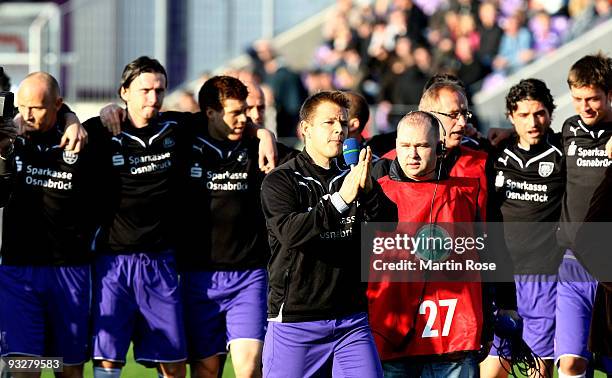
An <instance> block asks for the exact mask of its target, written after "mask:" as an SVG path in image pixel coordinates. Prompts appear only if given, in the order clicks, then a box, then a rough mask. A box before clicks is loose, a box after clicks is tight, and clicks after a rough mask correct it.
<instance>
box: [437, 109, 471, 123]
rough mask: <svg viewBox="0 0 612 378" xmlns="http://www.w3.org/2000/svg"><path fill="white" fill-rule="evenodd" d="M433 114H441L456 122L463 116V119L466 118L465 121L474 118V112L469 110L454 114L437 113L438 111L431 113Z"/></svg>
mask: <svg viewBox="0 0 612 378" xmlns="http://www.w3.org/2000/svg"><path fill="white" fill-rule="evenodd" d="M431 112H432V113H436V114H440V115H443V116H446V117H448V118H450V119H454V120H455V121H458V120H459V117H461V116H463V118H465V120H466V121H467V120H468V119H470V118H472V115H473V114H472V112H471V111H469V110H461V111H458V112H452V113H450V114H449V113H442V112H436V111H433V110H432V111H431Z"/></svg>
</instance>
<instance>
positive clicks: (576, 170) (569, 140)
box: [557, 116, 612, 249]
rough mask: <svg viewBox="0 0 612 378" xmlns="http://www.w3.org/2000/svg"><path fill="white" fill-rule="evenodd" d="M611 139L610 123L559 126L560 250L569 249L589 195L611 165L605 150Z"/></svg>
mask: <svg viewBox="0 0 612 378" xmlns="http://www.w3.org/2000/svg"><path fill="white" fill-rule="evenodd" d="M611 136H612V122H599V123H598V124H596V125H592V126H587V125H585V124H584V123H583V122H582V120H581V119H580V116H573V117H570V118H568V119H567V120H566V121H565V123H564V124H563V128H562V138H563V149H564V153H565V157H566V166H567V179H566V182H567V183H566V190H565V196H564V198H563V208H562V211H561V224H560V230H559V233H558V235H557V237H558V239H559V242H560V243H561V245H562V246H563V247H567V248H571V249H573V248H574V247H575V245H574V243H575V237H576V233H577V231H578V228H579V227H580V222H583V221H584V220H585V216H586V214H587V212H588V210H589V207H590V205H591V201H592V199H593V194H594V192H595V190H596V189H597V187H599V186H600V185H601V184H602V183H603V181H604V177H605V172H606V169H607V168H608V167H609V166H610V165H612V160H611V159H608V157H607V156H606V152H605V146H606V143H607V142H608V140H609V139H610V137H611Z"/></svg>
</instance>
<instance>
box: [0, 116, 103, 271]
mask: <svg viewBox="0 0 612 378" xmlns="http://www.w3.org/2000/svg"><path fill="white" fill-rule="evenodd" d="M86 129H87V131H88V133H89V140H90V142H89V144H88V145H87V146H86V147H85V149H84V150H83V151H81V152H80V153H79V154H74V153H72V152H70V151H66V150H65V149H64V148H63V147H60V146H59V144H60V140H61V137H62V134H63V131H64V127H63V125H55V126H54V127H53V128H51V129H50V130H47V131H45V132H39V131H34V132H30V133H27V134H25V135H22V136H18V137H17V139H16V140H15V151H14V156H15V175H14V178H13V182H12V185H11V188H10V192H11V194H10V198H9V200H8V203H7V204H6V206H5V208H4V213H3V218H2V248H1V250H0V254H1V256H2V258H1V261H2V264H3V265H28V266H32V265H39V266H40V265H47V266H69V265H83V264H88V263H89V262H90V261H91V256H90V245H91V241H92V238H93V235H94V232H95V230H96V228H97V226H98V225H99V223H100V221H101V219H102V211H103V209H104V198H103V197H100V195H99V193H100V190H102V189H103V188H102V187H103V185H104V181H103V178H104V177H105V176H107V172H108V168H109V167H108V165H107V164H106V162H105V161H104V160H103V159H102V158H101V154H100V151H99V147H100V143H99V142H100V138H101V133H100V130H96V129H95V128H92V127H87V128H86Z"/></svg>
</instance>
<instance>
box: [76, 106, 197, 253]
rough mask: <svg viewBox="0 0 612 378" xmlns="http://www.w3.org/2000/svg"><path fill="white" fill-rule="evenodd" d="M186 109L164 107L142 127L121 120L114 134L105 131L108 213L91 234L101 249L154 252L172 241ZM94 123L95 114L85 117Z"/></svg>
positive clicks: (187, 127)
mask: <svg viewBox="0 0 612 378" xmlns="http://www.w3.org/2000/svg"><path fill="white" fill-rule="evenodd" d="M194 117H195V116H193V115H191V114H189V113H176V112H165V113H160V115H159V116H158V117H157V118H156V119H154V120H152V121H151V123H150V124H149V125H147V126H145V127H141V128H136V127H134V126H133V125H132V124H131V122H129V121H126V122H124V123H123V124H122V125H121V128H122V131H121V133H120V134H119V135H117V136H110V135H109V136H108V140H107V141H106V143H105V151H104V155H105V158H106V159H109V160H110V164H111V165H112V173H111V174H110V175H109V177H107V180H108V183H107V185H106V187H107V188H109V190H108V193H107V194H106V195H107V196H108V197H109V198H110V199H111V205H110V206H111V209H109V211H110V212H111V213H112V215H111V217H110V219H108V221H107V222H106V223H105V224H104V225H103V226H102V228H101V229H100V231H99V233H98V235H96V243H95V249H96V251H99V252H102V253H110V254H126V253H127V254H129V253H134V252H160V251H164V250H166V249H167V248H170V247H174V246H175V235H176V231H177V230H176V224H177V217H178V216H181V211H180V209H179V208H178V203H179V202H180V201H179V200H178V199H179V197H180V196H181V195H182V194H181V191H180V188H179V182H178V179H177V177H178V173H179V162H180V161H182V160H181V158H180V157H179V155H181V152H182V151H184V150H185V149H186V148H187V142H186V141H187V140H188V138H189V135H190V131H191V127H192V125H193V123H194V122H196V119H195V118H194ZM88 123H92V124H97V125H100V123H101V122H100V118H99V117H95V118H92V119H90V120H88V121H87V122H86V124H88Z"/></svg>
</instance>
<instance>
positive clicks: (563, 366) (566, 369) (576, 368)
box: [559, 356, 588, 375]
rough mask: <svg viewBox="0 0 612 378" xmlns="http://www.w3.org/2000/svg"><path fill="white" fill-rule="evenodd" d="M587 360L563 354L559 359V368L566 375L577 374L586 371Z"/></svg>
mask: <svg viewBox="0 0 612 378" xmlns="http://www.w3.org/2000/svg"><path fill="white" fill-rule="evenodd" d="M587 365H588V363H587V360H585V359H584V358H580V357H574V356H563V357H561V358H560V359H559V370H560V371H561V372H563V373H564V374H568V375H579V374H582V373H584V372H585V371H586V369H587Z"/></svg>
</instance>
